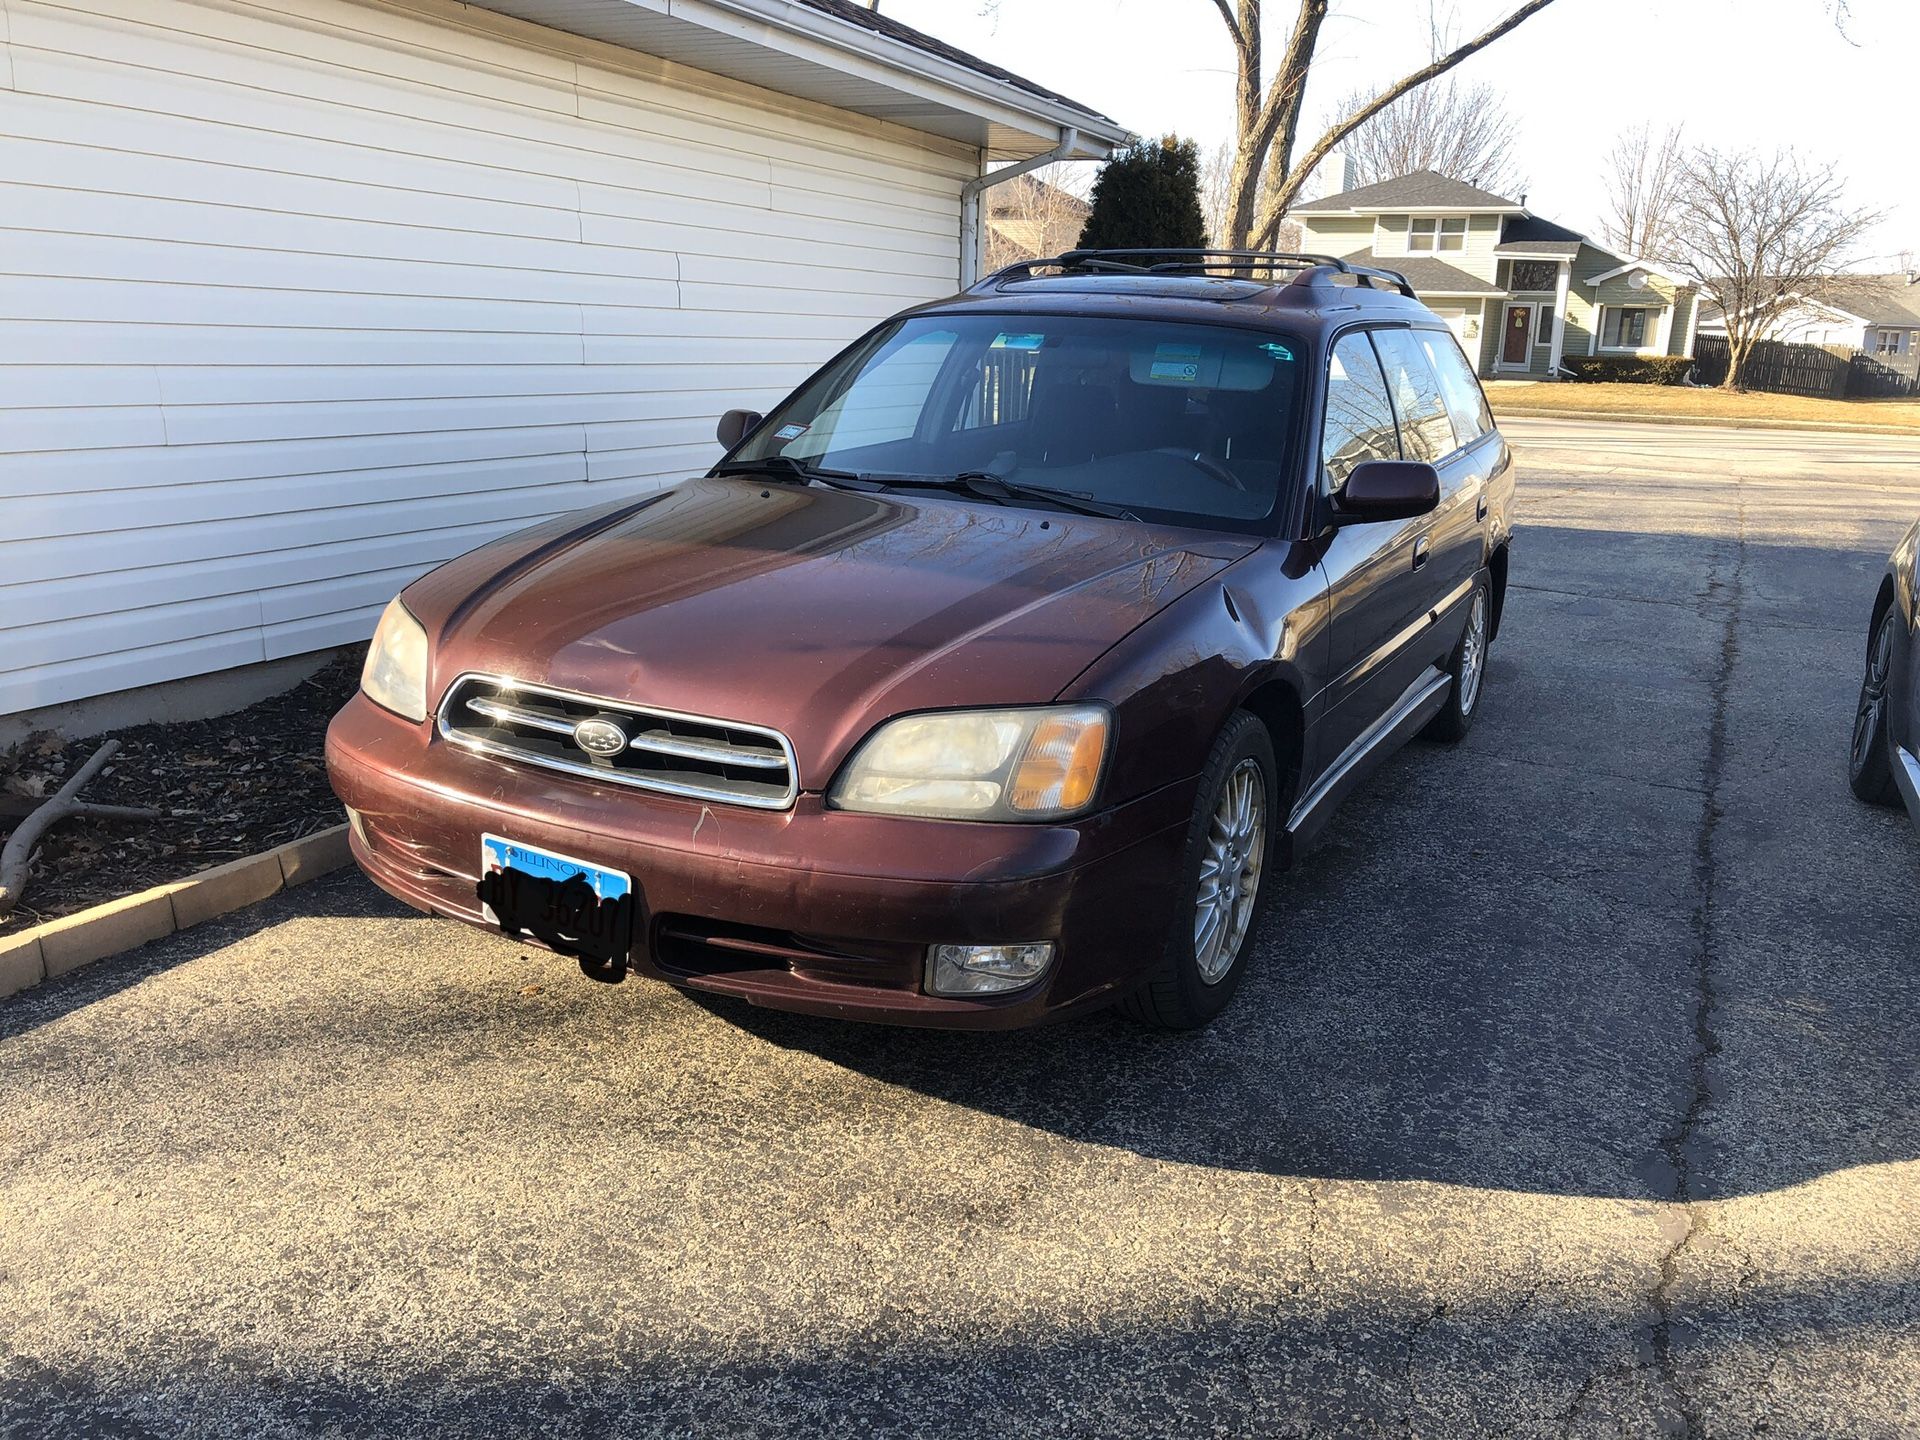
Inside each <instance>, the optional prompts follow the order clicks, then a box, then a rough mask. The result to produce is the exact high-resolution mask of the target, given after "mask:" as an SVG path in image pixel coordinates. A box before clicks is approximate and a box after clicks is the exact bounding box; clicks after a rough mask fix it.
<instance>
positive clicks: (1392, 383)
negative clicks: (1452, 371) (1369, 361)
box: [1373, 330, 1461, 461]
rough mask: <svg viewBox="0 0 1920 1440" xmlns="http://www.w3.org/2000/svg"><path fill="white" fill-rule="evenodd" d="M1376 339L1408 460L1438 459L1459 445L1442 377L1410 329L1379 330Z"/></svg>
mask: <svg viewBox="0 0 1920 1440" xmlns="http://www.w3.org/2000/svg"><path fill="white" fill-rule="evenodd" d="M1373 343H1374V345H1375V346H1376V347H1378V349H1379V351H1380V364H1381V367H1382V368H1383V369H1385V371H1386V372H1387V390H1388V391H1389V393H1391V394H1392V396H1393V409H1394V414H1395V415H1397V416H1398V417H1399V419H1400V444H1401V446H1402V447H1403V448H1404V449H1405V450H1406V453H1407V458H1408V459H1409V460H1429V461H1431V460H1439V459H1441V458H1443V457H1444V456H1447V455H1450V454H1452V453H1453V451H1454V450H1455V449H1457V448H1458V447H1459V445H1460V443H1461V442H1460V441H1459V440H1458V439H1457V438H1456V437H1455V435H1454V432H1453V419H1452V417H1451V416H1450V415H1449V414H1448V413H1447V401H1446V397H1445V395H1443V394H1442V393H1441V390H1440V377H1439V376H1438V375H1436V374H1435V373H1434V368H1433V362H1432V361H1431V360H1429V359H1428V358H1427V352H1426V350H1425V348H1424V347H1423V346H1422V345H1421V343H1420V340H1419V338H1418V337H1416V336H1415V334H1414V332H1413V331H1411V330H1376V331H1374V332H1373Z"/></svg>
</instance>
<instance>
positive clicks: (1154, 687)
mask: <svg viewBox="0 0 1920 1440" xmlns="http://www.w3.org/2000/svg"><path fill="white" fill-rule="evenodd" d="M1328 612H1329V606H1328V601H1327V586H1326V576H1325V574H1324V572H1322V571H1321V569H1320V568H1319V567H1318V566H1317V565H1315V564H1314V563H1313V562H1312V559H1311V557H1310V556H1308V555H1307V554H1306V547H1304V546H1300V545H1294V544H1289V543H1287V542H1279V543H1269V544H1268V545H1266V546H1263V547H1262V548H1261V549H1260V550H1258V551H1256V552H1255V553H1254V554H1252V555H1249V556H1248V557H1246V558H1245V559H1244V560H1241V561H1239V562H1238V563H1236V564H1234V565H1232V566H1229V567H1228V568H1227V569H1225V570H1223V571H1221V572H1220V573H1219V574H1218V575H1215V576H1213V577H1211V578H1210V579H1208V580H1207V581H1206V582H1205V583H1203V584H1201V585H1198V586H1196V587H1195V588H1194V589H1193V590H1192V591H1190V592H1189V593H1188V594H1186V595H1184V596H1182V597H1181V598H1180V599H1179V600H1178V601H1176V602H1175V603H1174V604H1172V605H1169V606H1167V607H1166V608H1165V609H1164V610H1162V611H1160V612H1159V613H1158V614H1156V615H1154V616H1153V617H1152V618H1151V619H1149V620H1148V621H1147V622H1146V623H1145V624H1143V625H1141V626H1140V627H1139V628H1137V629H1135V630H1134V631H1132V632H1130V633H1129V634H1128V635H1127V636H1126V637H1125V638H1124V639H1122V640H1121V641H1120V642H1119V643H1117V644H1115V645H1114V646H1112V647H1111V648H1110V649H1108V650H1107V651H1106V652H1105V653H1104V654H1103V655H1101V656H1100V658H1099V659H1098V660H1096V661H1095V662H1094V663H1093V664H1092V665H1090V666H1088V667H1087V669H1086V670H1084V671H1082V672H1081V674H1080V675H1079V676H1078V677H1076V679H1075V680H1074V682H1073V683H1072V684H1071V685H1070V686H1068V687H1067V689H1066V690H1064V691H1063V692H1062V693H1061V697H1060V698H1061V699H1063V700H1083V699H1084V700H1103V701H1105V702H1106V703H1107V704H1109V705H1111V706H1112V707H1113V711H1114V751H1113V759H1112V762H1111V763H1110V766H1109V769H1108V773H1107V780H1106V802H1107V803H1108V804H1121V803H1124V802H1126V801H1128V800H1131V799H1135V798H1137V797H1139V796H1141V795H1145V794H1148V793H1150V792H1151V791H1153V790H1156V789H1158V788H1159V787H1160V786H1163V785H1166V784H1168V783H1170V782H1172V781H1175V780H1185V779H1188V778H1190V777H1192V776H1194V775H1197V774H1198V773H1199V772H1200V768H1201V766H1202V764H1204V763H1205V760H1206V757H1207V754H1208V752H1209V750H1211V748H1212V746H1213V741H1214V737H1215V736H1216V735H1218V734H1219V732H1220V727H1221V726H1222V725H1223V724H1224V723H1225V722H1226V719H1227V717H1228V716H1229V715H1231V714H1232V713H1233V712H1234V711H1235V710H1236V709H1238V708H1240V706H1241V705H1242V704H1243V703H1244V702H1245V701H1246V700H1247V698H1248V697H1249V696H1251V695H1252V694H1253V693H1254V692H1255V691H1256V690H1259V689H1260V688H1261V687H1263V686H1266V685H1270V684H1274V683H1279V684H1283V685H1285V686H1286V687H1287V688H1288V689H1289V690H1290V691H1291V692H1292V693H1293V695H1294V697H1295V698H1296V699H1297V700H1298V702H1299V704H1300V706H1301V711H1302V721H1303V725H1304V724H1311V723H1312V721H1313V720H1314V718H1315V717H1316V716H1317V714H1318V708H1317V707H1318V706H1319V704H1320V702H1321V692H1322V691H1323V689H1324V688H1325V674H1324V672H1325V668H1326V665H1327V660H1328V655H1329V651H1330V641H1329V637H1328V631H1327V618H1328Z"/></svg>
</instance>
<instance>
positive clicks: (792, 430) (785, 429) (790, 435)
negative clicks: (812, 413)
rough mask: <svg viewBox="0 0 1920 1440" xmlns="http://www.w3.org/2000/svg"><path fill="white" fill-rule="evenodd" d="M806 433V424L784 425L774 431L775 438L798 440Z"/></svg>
mask: <svg viewBox="0 0 1920 1440" xmlns="http://www.w3.org/2000/svg"><path fill="white" fill-rule="evenodd" d="M806 433H807V427H806V426H804V425H782V426H781V427H780V428H779V429H778V430H776V431H774V432H773V438H774V439H776V440H798V439H799V438H800V437H801V436H802V435H804V434H806Z"/></svg>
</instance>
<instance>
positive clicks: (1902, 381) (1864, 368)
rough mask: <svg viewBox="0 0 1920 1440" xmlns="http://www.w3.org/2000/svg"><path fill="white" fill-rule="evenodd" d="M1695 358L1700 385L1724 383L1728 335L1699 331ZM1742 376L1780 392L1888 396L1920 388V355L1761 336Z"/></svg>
mask: <svg viewBox="0 0 1920 1440" xmlns="http://www.w3.org/2000/svg"><path fill="white" fill-rule="evenodd" d="M1693 359H1694V368H1693V379H1694V383H1695V384H1696V385H1718V384H1720V383H1721V382H1722V381H1724V380H1725V379H1726V378H1727V366H1728V365H1729V364H1730V363H1731V362H1732V356H1731V353H1730V351H1729V347H1728V345H1727V340H1726V337H1725V336H1722V335H1700V336H1696V337H1695V338H1694V342H1693ZM1741 378H1742V380H1743V381H1744V382H1745V384H1746V387H1747V388H1748V389H1749V390H1767V391H1771V392H1772V393H1774V394H1776V395H1812V396H1816V397H1818V398H1821V399H1830V400H1838V399H1840V398H1842V397H1843V396H1852V397H1855V398H1860V399H1884V398H1888V397H1894V396H1902V395H1915V394H1920V355H1869V354H1867V353H1866V352H1865V351H1861V350H1852V349H1848V348H1845V347H1842V346H1825V345H1790V344H1787V343H1786V342H1784V341H1780V340H1760V341H1756V342H1755V343H1754V347H1753V349H1752V350H1751V351H1749V352H1748V353H1747V368H1746V373H1745V374H1744V375H1743V376H1742V377H1741Z"/></svg>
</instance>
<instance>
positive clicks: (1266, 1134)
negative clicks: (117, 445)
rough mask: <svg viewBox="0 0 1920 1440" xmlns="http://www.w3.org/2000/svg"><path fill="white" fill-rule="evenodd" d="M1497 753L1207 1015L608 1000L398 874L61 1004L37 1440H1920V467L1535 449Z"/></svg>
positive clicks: (287, 907)
mask: <svg viewBox="0 0 1920 1440" xmlns="http://www.w3.org/2000/svg"><path fill="white" fill-rule="evenodd" d="M1508 429H1509V433H1510V434H1511V435H1513V436H1514V437H1515V439H1516V441H1517V442H1518V444H1519V446H1520V450H1521V459H1522V463H1523V466H1524V478H1523V481H1522V494H1521V502H1522V506H1523V515H1522V523H1523V525H1524V526H1525V528H1524V531H1523V532H1522V534H1521V536H1520V539H1519V541H1518V546H1517V548H1516V552H1515V559H1514V567H1513V578H1514V586H1515V588H1514V591H1513V593H1512V596H1511V598H1510V601H1509V604H1508V607H1507V619H1506V629H1505V632H1504V633H1503V635H1502V636H1501V639H1500V642H1499V644H1498V645H1497V646H1496V647H1495V650H1494V657H1493V661H1492V666H1491V670H1490V684H1491V687H1492V688H1491V690H1490V692H1489V696H1488V700H1487V708H1486V710H1485V712H1484V713H1483V715H1482V717H1481V721H1480V724H1479V727H1478V728H1477V729H1476V730H1475V732H1474V734H1473V735H1472V736H1471V738H1470V739H1469V740H1468V741H1467V743H1465V744H1464V745H1463V746H1461V747H1459V748H1457V749H1445V748H1439V747H1434V746H1430V745H1425V744H1419V745H1415V746H1414V747H1412V748H1410V749H1409V750H1408V751H1406V752H1405V753H1404V754H1403V755H1402V756H1400V757H1399V758H1398V759H1397V760H1396V761H1394V762H1393V763H1392V764H1391V765H1390V766H1389V767H1388V768H1387V770H1386V771H1385V772H1384V773H1382V774H1381V775H1380V776H1379V777H1378V778H1377V779H1376V780H1375V781H1374V782H1373V783H1372V784H1371V785H1370V786H1369V787H1368V788H1367V789H1366V790H1365V791H1364V792H1363V793H1362V794H1361V795H1360V796H1359V797H1357V798H1356V800H1355V801H1354V802H1352V803H1351V804H1349V805H1348V807H1347V808H1346V809H1345V810H1344V811H1343V812H1342V814H1341V816H1340V817H1339V818H1338V819H1337V820H1336V822H1335V823H1334V825H1333V827H1332V828H1331V830H1330V831H1329V833H1328V835H1327V837H1326V838H1325V840H1324V841H1323V843H1322V844H1321V845H1320V847H1319V848H1318V849H1317V850H1316V851H1314V852H1313V853H1312V854H1311V855H1310V856H1309V857H1308V858H1307V860H1306V861H1305V862H1303V864H1302V865H1301V866H1300V867H1299V868H1298V869H1296V870H1295V871H1294V872H1293V873H1292V874H1290V875H1289V876H1287V877H1286V879H1285V882H1284V893H1283V894H1282V896H1281V897H1280V903H1279V904H1278V905H1277V906H1276V907H1275V911H1274V915H1273V918H1272V920H1271V921H1270V923H1269V926H1268V928H1267V930H1266V932H1265V933H1264V934H1263V936H1262V943H1261V950H1260V954H1259V956H1258V963H1257V966H1256V968H1255V970H1254V971H1253V972H1252V974H1251V975H1250V976H1249V979H1248V982H1247V985H1246V987H1245V988H1244V989H1243V990H1242V992H1241V995H1240V998H1239V1001H1238V1003H1237V1005H1236V1006H1235V1008H1234V1009H1233V1010H1232V1011H1231V1012H1230V1013H1229V1015H1228V1016H1227V1017H1226V1018H1225V1019H1224V1020H1223V1021H1222V1022H1221V1023H1219V1024H1218V1025H1216V1026H1215V1027H1214V1028H1213V1029H1211V1030H1210V1031H1207V1032H1206V1033H1204V1034H1201V1035H1198V1036H1188V1037H1174V1038H1168V1037H1164V1036H1158V1035H1149V1034H1146V1033H1143V1032H1141V1031H1139V1030H1137V1029H1135V1028H1134V1027H1133V1026H1131V1025H1130V1024H1128V1023H1127V1022H1125V1021H1124V1020H1121V1019H1119V1018H1117V1017H1098V1018H1095V1019H1092V1020H1088V1021H1084V1022H1080V1023H1076V1024H1072V1025H1069V1026H1065V1027H1061V1028H1058V1029H1054V1030H1050V1031H1041V1032H1029V1033H1024V1034H1015V1035H1006V1036H954V1035H939V1034H925V1033H918V1032H896V1031H887V1030H878V1029H869V1028H848V1027H845V1026H841V1025H836V1024H832V1023H828V1022H823V1021H812V1020H805V1019H797V1018H792V1017H785V1016H778V1015H772V1014H765V1013H759V1012H755V1011H752V1010H748V1009H744V1008H741V1007H737V1006H733V1005H724V1006H723V1005H720V1004H717V1003H714V1004H701V1003H696V1002H695V1001H693V1000H691V999H689V998H687V997H685V996H683V995H681V994H679V993H677V992H675V991H672V990H670V989H667V988H664V987H661V986H656V985H653V984H649V983H629V984H627V985H625V986H622V987H620V988H618V989H609V988H604V987H600V986H596V985H592V984H589V983H588V982H586V981H584V980H582V979H581V978H580V976H579V974H578V972H577V971H576V970H575V969H574V967H573V966H572V965H571V963H570V962H565V961H556V960H555V959H553V958H552V957H548V956H545V955H542V954H540V953H538V952H527V951H523V950H521V949H519V948H518V947H516V946H513V945H510V944H507V943H506V942H505V941H502V940H496V939H491V938H488V937H486V936H482V935H478V934H476V933H473V932H469V931H466V930H464V929H458V928H454V927H452V926H449V925H446V924H442V923H438V922H433V921H429V920H426V919H423V918H420V917H418V916H415V915H414V914H412V913H411V912H408V911H405V910H403V909H402V908H401V907H399V906H397V905H395V904H393V903H391V902H389V901H387V900H385V899H384V898H383V897H381V896H379V895H378V894H377V893H376V892H375V891H373V890H372V888H371V887H370V886H368V885H367V884H366V883H365V882H363V881H362V880H360V879H359V877H358V876H357V875H351V874H349V875H342V876H337V877H334V878H333V879H331V880H329V881H326V882H323V883H321V884H319V885H317V886H314V887H311V888H309V889H305V890H301V891H297V892H294V893H292V894H289V895H285V896H282V897H280V898H279V899H277V900H275V901H273V902H270V903H268V904H267V905H264V906H261V907H258V908H256V909H254V910H251V911H248V912H243V913H242V914H239V915H236V916H233V917H230V918H229V919H227V920H225V921H220V922H215V923H214V924H213V925H210V926H208V927H205V928H202V929H199V930H195V931H192V932H190V933H187V934H182V935H177V936H174V937H172V938H171V939H169V940H167V941H163V942H160V943H158V944H155V945H153V946H150V947H149V948H147V949H146V950H144V951H141V952H139V953H138V954H136V955H133V956H129V957H124V958H122V959H120V960H116V961H108V962H105V963H103V964H102V965H99V966H96V967H94V968H93V969H92V970H90V971H83V972H81V973H79V974H77V975H75V976H72V977H69V978H68V979H66V980H63V981H57V982H55V983H53V984H50V985H48V986H46V987H43V988H42V989H40V990H38V991H35V992H31V993H29V994H26V995H22V996H19V997H16V998H14V999H12V1000H9V1001H6V1002H4V1003H0V1434H5V1435H19V1436H38V1435H52V1434H79V1433H86V1434H88V1435H100V1436H104V1435H150V1434H151V1435H174V1434H181V1433H194V1434H210V1435H233V1436H241V1435H246V1436H253V1435H280V1434H288V1435H292V1434H308V1433H314V1432H321V1433H330V1434H340V1435H357V1434H381V1435H421V1436H435V1437H447V1436H465V1435H500V1434H542V1435H560V1436H571V1435H601V1434H608V1433H625V1434H670V1435H682V1434H687V1435H701V1436H705V1435H740V1434H748V1433H755V1432H762V1433H764V1432H772V1431H775V1430H779V1429H786V1430H792V1431H795V1432H803V1433H834V1434H848V1435H881V1434H907V1433H927V1434H941V1435H995V1436H998V1435H1007V1434H1014V1433H1033V1434H1043V1435H1049V1436H1053V1435H1082V1434H1096V1433H1098V1434H1119V1433H1126V1434H1152V1435H1178V1436H1182V1437H1191V1436H1196V1435H1206V1434H1214V1433H1221V1434H1242V1435H1261V1436H1287V1435H1302V1436H1305V1435H1313V1436H1323V1435H1325V1436H1331V1435H1354V1436H1362V1435H1365V1436H1371V1435H1387V1434H1392V1435H1409V1434H1411V1435H1419V1436H1433V1437H1449V1440H1450V1437H1463V1436H1477V1435H1518V1436H1533V1435H1539V1436H1561V1435H1569V1436H1623V1437H1645V1436H1655V1435H1662V1434H1671V1435H1685V1436H1715V1437H1719V1436H1761V1435H1764V1436H1766V1437H1768V1440H1781V1437H1799V1436H1805V1437H1822V1440H1826V1437H1837V1436H1855V1437H1868V1436H1873V1437H1878V1436H1920V878H1917V877H1920V838H1917V837H1916V836H1915V835H1914V834H1913V832H1912V830H1911V828H1910V827H1908V826H1907V824H1906V822H1905V821H1904V820H1903V819H1902V818H1901V817H1899V816H1898V815H1896V814H1895V813H1893V812H1881V811H1872V810H1868V809H1866V808H1864V807H1862V806H1860V805H1859V804H1857V803H1856V802H1855V801H1854V800H1853V799H1852V797H1851V796H1850V795H1849V793H1848V791H1847V788H1846V781H1845V763H1844V752H1845V747H1846V741H1847V735H1848V729H1849V725H1850V723H1851V718H1852V706H1853V699H1854V692H1855V687H1856V685H1857V683H1858V678H1859V676H1858V672H1859V668H1860V664H1861V660H1862V656H1863V652H1864V646H1865V633H1864V631H1865V623H1866V608H1867V605H1868V603H1869V601H1870V599H1871V596H1872V592H1873V585H1874V583H1875V581H1876V577H1877V574H1878V571H1879V568H1880V566H1881V565H1882V564H1883V563H1884V559H1885V556H1886V552H1887V551H1888V549H1889V548H1890V547H1891V546H1892V544H1893V542H1894V540H1895V539H1896V538H1897V537H1898V535H1899V533H1900V531H1901V529H1902V528H1903V527H1904V526H1905V525H1906V524H1907V523H1909V522H1910V521H1911V520H1912V519H1913V517H1914V516H1915V515H1916V514H1917V513H1920V440H1908V439H1903V438H1894V437H1887V436H1849V435H1834V434H1822V435H1807V434H1801V433H1798V432H1786V431H1755V432H1736V431H1730V430H1723V429H1695V428H1686V427H1676V426H1652V425H1647V426H1633V425H1607V424H1593V423H1587V422H1576V421H1548V420H1516V421H1512V422H1509V425H1508Z"/></svg>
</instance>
